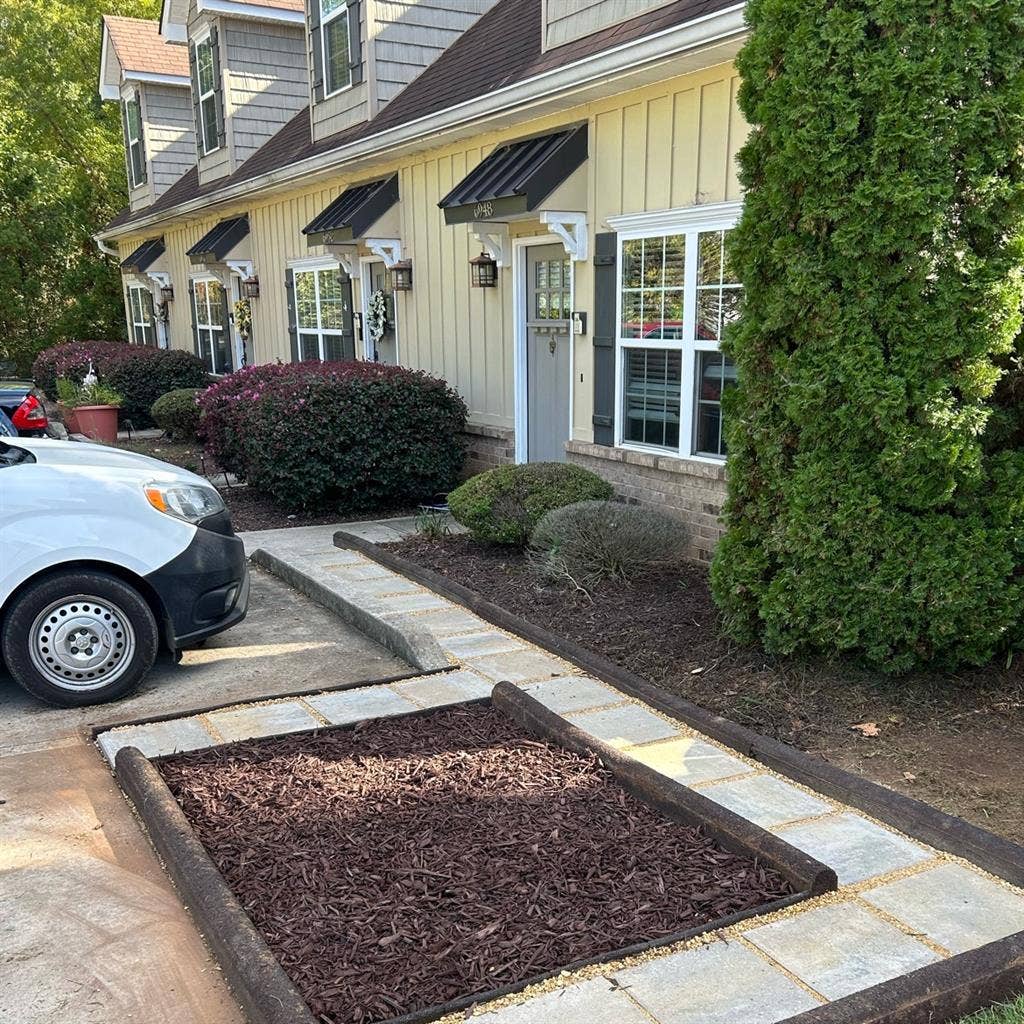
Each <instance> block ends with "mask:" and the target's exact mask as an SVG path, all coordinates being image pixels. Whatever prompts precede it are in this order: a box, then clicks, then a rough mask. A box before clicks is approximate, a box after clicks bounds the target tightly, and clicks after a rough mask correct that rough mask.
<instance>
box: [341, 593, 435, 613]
mask: <svg viewBox="0 0 1024 1024" xmlns="http://www.w3.org/2000/svg"><path fill="white" fill-rule="evenodd" d="M359 600H365V604H366V607H367V608H370V609H372V610H373V611H375V612H376V613H377V614H378V615H383V616H384V617H385V618H386V617H387V616H389V615H404V614H405V613H406V612H423V611H429V610H431V609H438V610H440V609H446V608H450V607H451V602H450V601H446V600H445V599H444V598H443V597H438V596H437V594H435V593H433V592H431V591H429V590H421V591H418V592H417V593H415V594H391V595H389V596H385V597H380V596H378V597H372V596H369V595H364V594H360V595H359Z"/></svg>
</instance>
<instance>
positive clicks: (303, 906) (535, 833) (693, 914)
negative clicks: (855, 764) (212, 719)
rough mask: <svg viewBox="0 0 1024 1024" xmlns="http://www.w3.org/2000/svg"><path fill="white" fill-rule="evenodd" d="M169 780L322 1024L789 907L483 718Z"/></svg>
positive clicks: (258, 745) (383, 1013)
mask: <svg viewBox="0 0 1024 1024" xmlns="http://www.w3.org/2000/svg"><path fill="white" fill-rule="evenodd" d="M161 772H162V773H163V776H164V778H165V779H166V780H167V782H168V785H169V786H170V788H171V790H172V792H173V793H174V795H175V796H176V798H177V799H178V800H179V801H180V803H181V805H182V807H183V808H184V811H185V814H186V816H187V817H188V819H189V821H190V822H191V823H192V825H193V827H194V828H195V830H196V832H197V833H198V835H199V838H200V839H201V840H202V842H203V845H204V846H205V847H206V849H207V850H208V851H209V853H210V855H211V856H212V857H213V860H214V862H215V863H216V864H217V866H218V868H219V869H220V870H221V871H222V872H223V873H224V875H225V877H226V878H227V881H228V883H229V885H230V886H231V888H232V890H233V891H234V893H235V894H236V896H237V897H238V898H239V900H240V902H241V903H242V906H243V907H245V909H246V912H247V913H248V914H249V915H250V917H251V918H252V920H253V921H254V923H255V924H256V927H257V928H258V929H259V930H260V932H261V933H262V934H263V936H264V938H265V939H266V941H267V943H268V944H269V946H270V948H271V949H272V950H273V951H274V954H275V956H277V958H278V959H279V961H280V962H281V964H282V966H283V967H284V969H285V971H286V972H287V973H288V974H289V976H290V977H291V979H292V981H293V982H294V983H295V985H296V987H297V988H298V989H299V991H300V992H301V993H302V995H303V997H304V998H305V999H306V1001H307V1002H308V1003H309V1006H310V1008H311V1009H312V1011H313V1014H314V1016H317V1018H318V1019H319V1020H323V1021H324V1022H325V1024H342V1022H350V1021H351V1022H365V1024H369V1022H372V1021H382V1020H388V1019H390V1018H393V1017H397V1016H400V1015H402V1014H405V1013H410V1012H413V1011H416V1010H420V1009H425V1008H427V1007H431V1006H437V1005H439V1004H441V1003H444V1002H447V1001H449V1000H451V999H455V998H457V997H460V996H467V995H473V994H477V993H483V992H486V991H489V990H492V989H494V988H497V987H500V986H504V985H509V984H514V983H517V982H522V981H525V980H526V979H528V978H531V977H535V976H537V975H539V974H542V973H544V972H548V971H552V970H554V969H556V968H559V967H564V966H566V965H568V964H570V963H573V962H575V961H580V960H586V959H594V958H597V957H600V956H602V955H603V954H607V953H610V952H612V951H614V950H617V949H621V948H623V947H626V946H629V945H631V944H634V943H638V942H643V941H646V940H657V939H664V938H667V937H669V936H672V935H675V934H678V933H680V932H682V931H686V930H688V929H690V928H694V927H697V926H704V925H706V924H708V923H710V922H712V921H714V920H716V919H720V918H722V917H725V916H728V915H730V914H734V913H737V912H740V911H745V910H751V909H754V908H756V907H759V906H763V905H764V904H765V903H767V902H769V901H772V900H775V899H778V898H780V897H782V896H785V895H789V894H790V893H791V891H792V890H791V889H790V888H789V887H788V885H787V883H786V882H785V881H784V880H783V879H782V878H781V877H780V876H779V875H777V874H776V873H774V872H773V871H771V870H768V869H765V868H763V867H762V866H761V865H760V864H758V863H756V862H755V861H754V860H752V859H747V858H743V857H739V856H736V855H735V854H732V853H728V852H727V851H725V850H723V849H722V848H721V847H719V846H717V845H716V844H715V843H714V842H713V841H712V840H711V839H710V838H709V837H708V836H707V835H706V834H705V833H704V832H703V831H702V830H700V829H695V828H691V827H687V826H683V825H679V824H676V823H674V822H671V821H669V820H668V819H666V818H663V817H662V816H661V815H659V814H658V813H656V812H655V811H654V810H653V809H651V808H649V807H648V806H646V805H644V804H642V803H640V802H639V801H637V800H635V799H634V798H632V797H631V796H629V795H628V794H626V793H625V792H624V791H623V790H622V788H621V787H620V786H619V785H618V784H617V783H616V782H615V781H614V779H613V777H612V776H611V775H610V774H609V773H608V772H607V771H606V770H605V769H604V768H602V767H601V765H600V763H599V762H598V761H597V760H596V758H591V757H584V756H580V755H577V754H573V753H569V752H568V751H565V750H563V749H561V748H558V747H555V746H551V745H549V744H547V743H541V742H537V741H535V740H533V739H531V738H530V737H529V736H527V735H526V734H524V733H523V732H522V731H521V729H520V728H519V726H518V725H516V724H515V723H513V722H512V721H511V720H510V719H508V718H506V717H505V716H504V715H502V714H501V713H500V712H498V711H497V710H495V709H493V708H488V707H469V708H456V709H447V710H444V711H438V712H434V713H432V714H429V715H423V716H413V717H408V718H400V719H391V720H385V721H376V722H372V723H368V724H367V725H366V726H364V727H363V728H357V729H335V730H331V731H328V732H324V733H320V734H317V735H305V736H289V737H283V738H277V739H267V740H255V741H248V742H245V743H239V744H233V745H231V746H228V747H220V748H213V749H210V750H204V751H199V752H196V753H192V754H182V755H178V756H176V757H174V758H172V759H170V760H168V761H165V762H163V764H162V765H161Z"/></svg>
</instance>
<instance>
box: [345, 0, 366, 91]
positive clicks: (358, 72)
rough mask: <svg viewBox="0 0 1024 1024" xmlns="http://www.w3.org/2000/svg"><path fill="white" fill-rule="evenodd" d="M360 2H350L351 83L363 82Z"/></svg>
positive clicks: (349, 54)
mask: <svg viewBox="0 0 1024 1024" xmlns="http://www.w3.org/2000/svg"><path fill="white" fill-rule="evenodd" d="M359 7H360V3H359V0H348V66H349V74H350V81H351V82H352V84H353V85H358V84H359V83H360V82H361V81H362V80H363V39H362V36H361V35H360V30H359Z"/></svg>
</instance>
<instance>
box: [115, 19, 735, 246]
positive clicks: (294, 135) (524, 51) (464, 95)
mask: <svg viewBox="0 0 1024 1024" xmlns="http://www.w3.org/2000/svg"><path fill="white" fill-rule="evenodd" d="M735 5H736V0H675V2H674V3H670V4H668V5H666V6H665V7H662V8H659V9H658V10H656V11H653V12H647V13H645V14H643V15H640V16H638V17H636V18H632V19H630V20H629V21H624V22H620V23H619V24H616V25H612V26H610V27H609V28H606V29H602V30H601V31H599V32H595V33H593V34H592V35H589V36H584V37H582V38H580V39H575V40H573V41H572V42H569V43H566V44H565V45H563V46H559V47H557V48H555V49H551V50H547V51H544V50H543V49H542V46H541V34H542V26H541V17H542V14H541V0H499V2H498V3H497V4H495V5H494V7H492V8H491V9H490V11H488V13H487V14H484V15H483V16H482V17H481V18H480V19H479V20H478V21H476V22H475V23H474V24H473V25H472V26H471V27H470V28H468V29H467V30H466V31H465V32H464V33H463V34H462V35H461V36H459V38H458V39H456V41H455V42H454V43H452V45H451V46H450V47H448V49H447V50H445V51H444V53H442V54H441V56H440V57H438V58H437V60H436V61H434V63H433V64H431V65H430V66H429V67H428V68H426V70H424V71H423V72H422V73H421V74H420V75H419V76H418V77H417V78H415V79H414V80H413V81H412V82H411V83H410V84H409V85H408V86H406V88H405V89H403V90H402V92H400V93H399V94H398V95H397V96H396V97H395V98H394V99H393V100H392V101H391V102H390V103H389V104H388V105H387V106H386V107H385V108H384V109H383V110H382V111H381V112H380V114H378V115H377V117H375V118H374V119H373V120H372V121H362V122H360V123H359V124H356V125H353V126H352V127H351V128H347V129H345V130H344V131H342V132H338V133H337V134H336V135H331V136H329V137H327V138H324V139H320V140H319V141H317V142H313V141H312V137H311V132H310V119H309V109H308V108H306V109H304V110H301V111H300V112H299V113H298V114H296V115H295V116H294V117H293V118H292V119H291V121H289V122H288V123H287V124H286V125H285V126H284V127H283V128H282V129H281V130H280V131H279V132H278V133H277V134H276V135H275V136H274V137H273V138H272V139H270V141H269V142H267V143H266V144H265V145H264V146H263V147H262V148H261V149H259V150H257V151H256V152H255V153H254V154H253V155H252V156H251V157H250V158H249V159H248V160H247V161H246V162H245V163H244V164H242V166H241V167H239V168H238V169H237V170H236V171H235V172H234V173H233V174H232V175H230V176H229V177H227V178H222V179H220V180H219V181H216V182H211V183H209V184H207V185H205V186H202V185H200V184H199V175H198V172H197V171H196V169H195V168H193V169H192V170H190V171H188V172H187V173H186V174H184V175H183V176H182V177H181V178H179V179H178V181H176V182H175V183H174V185H172V186H171V188H169V189H168V190H167V191H166V192H165V193H164V194H163V195H162V196H160V198H159V199H157V201H156V202H155V203H153V205H152V206H148V207H146V208H145V209H142V210H138V211H137V212H136V213H135V214H129V212H128V211H127V210H124V211H122V212H121V213H120V214H118V216H117V217H115V218H114V220H113V221H111V222H110V224H109V225H108V227H111V228H112V227H117V226H119V225H120V224H123V223H126V222H128V221H131V220H135V219H139V218H142V217H144V216H147V215H149V214H152V213H158V212H160V211H161V210H167V209H170V208H171V207H173V206H176V205H177V204H178V203H183V202H187V201H189V200H191V199H198V198H201V197H202V196H205V195H209V194H211V193H214V192H217V191H218V190H219V189H221V188H225V187H227V186H229V185H234V184H238V183H240V182H244V181H248V180H250V179H252V178H258V177H260V176H261V175H263V174H268V173H270V172H271V171H276V170H280V169H281V168H283V167H287V166H288V165H290V164H294V163H299V162H300V161H302V160H306V159H308V158H309V157H313V156H319V155H321V154H323V153H329V152H331V151H332V150H335V149H339V148H341V147H342V146H344V145H346V144H347V143H350V142H355V141H357V140H359V139H364V138H367V137H368V136H371V135H376V134H377V133H379V132H383V131H386V130H387V129H389V128H396V127H398V126H399V125H403V124H407V123H409V122H410V121H415V120H416V119H418V118H421V117H426V116H427V115H429V114H434V113H437V112H439V111H441V110H445V109H446V108H448V107H453V106H457V105H458V104H459V103H463V102H466V101H468V100H475V99H480V98H481V97H484V96H487V95H488V94H490V93H492V92H495V91H496V90H498V89H501V88H504V87H506V86H510V85H515V84H516V83H518V82H523V81H525V80H526V79H529V78H532V77H534V76H535V75H539V74H542V73H543V72H545V71H551V70H554V69H556V68H559V67H564V66H565V65H566V64H571V63H572V62H574V61H577V60H581V59H583V58H584V57H589V56H592V55H594V54H597V53H600V52H602V51H603V50H608V49H611V48H612V47H617V46H621V45H623V44H625V43H628V42H632V41H634V40H637V39H640V38H642V37H644V36H649V35H653V34H654V33H656V32H660V31H662V30H664V29H668V28H671V27H673V26H674V25H680V24H683V23H685V22H688V21H693V20H694V19H695V18H700V17H702V16H704V15H707V14H713V13H714V12H716V11H721V10H725V9H726V8H728V7H734V6H735ZM438 198H440V196H439V197H438Z"/></svg>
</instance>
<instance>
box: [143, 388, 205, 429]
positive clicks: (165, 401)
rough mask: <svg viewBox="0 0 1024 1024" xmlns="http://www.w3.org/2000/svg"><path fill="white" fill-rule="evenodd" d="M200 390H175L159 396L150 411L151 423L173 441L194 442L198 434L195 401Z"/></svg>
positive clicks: (197, 408) (196, 405) (197, 411)
mask: <svg viewBox="0 0 1024 1024" xmlns="http://www.w3.org/2000/svg"><path fill="white" fill-rule="evenodd" d="M202 392H203V389H202V388H177V389H176V390H175V391H168V392H167V394H166V395H161V396H160V397H159V398H158V399H157V400H156V401H155V402H154V403H153V408H152V409H150V416H151V417H152V419H153V422H154V423H155V424H156V425H157V426H158V427H159V428H160V429H161V430H162V431H163V432H164V433H165V434H166V435H167V437H168V438H170V439H171V440H174V441H194V440H196V437H197V435H198V433H199V406H198V404H197V400H198V397H199V395H201V394H202Z"/></svg>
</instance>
